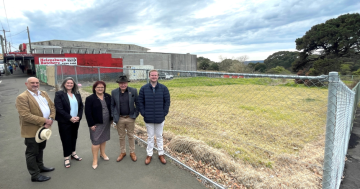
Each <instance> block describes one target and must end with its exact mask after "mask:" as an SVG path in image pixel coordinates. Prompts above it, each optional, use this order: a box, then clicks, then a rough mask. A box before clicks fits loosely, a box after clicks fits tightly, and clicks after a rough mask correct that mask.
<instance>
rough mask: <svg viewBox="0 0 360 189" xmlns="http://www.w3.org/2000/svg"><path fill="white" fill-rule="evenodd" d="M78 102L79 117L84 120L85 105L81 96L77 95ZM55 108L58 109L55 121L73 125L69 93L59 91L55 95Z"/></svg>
mask: <svg viewBox="0 0 360 189" xmlns="http://www.w3.org/2000/svg"><path fill="white" fill-rule="evenodd" d="M75 97H76V100H77V102H78V115H77V116H78V117H79V118H80V120H81V118H82V115H83V109H84V104H83V102H82V99H81V95H80V94H75ZM54 103H55V108H56V116H55V120H56V121H58V122H61V123H71V121H70V119H71V115H70V109H71V108H70V101H69V97H68V96H67V93H65V92H64V91H58V92H56V93H55V99H54Z"/></svg>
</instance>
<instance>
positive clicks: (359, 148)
mask: <svg viewBox="0 0 360 189" xmlns="http://www.w3.org/2000/svg"><path fill="white" fill-rule="evenodd" d="M359 142H360V109H358V110H357V112H356V117H355V120H354V125H353V129H352V132H351V136H350V141H349V148H348V152H347V155H346V157H347V161H346V162H345V170H344V179H343V181H342V182H341V185H340V189H359V188H360V176H359V175H360V145H359Z"/></svg>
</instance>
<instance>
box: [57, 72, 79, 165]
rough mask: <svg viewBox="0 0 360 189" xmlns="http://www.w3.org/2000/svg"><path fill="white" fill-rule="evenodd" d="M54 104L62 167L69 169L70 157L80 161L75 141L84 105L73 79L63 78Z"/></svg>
mask: <svg viewBox="0 0 360 189" xmlns="http://www.w3.org/2000/svg"><path fill="white" fill-rule="evenodd" d="M54 102H55V108H56V116H55V120H57V121H58V128H59V134H60V139H61V142H62V145H63V154H64V158H65V160H64V166H65V167H66V168H69V167H70V156H71V158H72V159H75V160H77V161H81V160H82V158H81V157H79V156H78V155H76V140H77V136H78V129H79V124H80V120H81V118H82V114H83V107H84V105H83V103H82V99H81V95H80V93H79V90H78V86H77V84H76V82H75V81H74V79H73V78H71V77H68V78H65V80H64V81H63V83H62V84H61V90H60V91H58V92H56V93H55V100H54Z"/></svg>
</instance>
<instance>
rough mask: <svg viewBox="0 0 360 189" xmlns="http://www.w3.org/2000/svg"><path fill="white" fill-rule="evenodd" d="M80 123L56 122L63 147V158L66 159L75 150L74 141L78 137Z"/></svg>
mask: <svg viewBox="0 0 360 189" xmlns="http://www.w3.org/2000/svg"><path fill="white" fill-rule="evenodd" d="M79 124H80V122H76V123H62V122H58V128H59V134H60V139H61V142H62V146H63V153H64V157H68V156H70V155H71V153H72V152H74V151H75V149H76V140H77V137H78V130H79Z"/></svg>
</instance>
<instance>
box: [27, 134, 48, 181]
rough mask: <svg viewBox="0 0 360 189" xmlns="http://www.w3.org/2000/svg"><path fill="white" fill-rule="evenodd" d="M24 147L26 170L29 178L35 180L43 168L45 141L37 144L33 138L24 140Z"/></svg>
mask: <svg viewBox="0 0 360 189" xmlns="http://www.w3.org/2000/svg"><path fill="white" fill-rule="evenodd" d="M25 145H26V151H25V157H26V165H27V169H28V171H29V173H30V175H31V178H37V177H38V176H39V174H40V169H41V168H43V167H44V163H43V154H44V153H43V151H44V149H45V147H46V140H45V141H44V142H42V143H37V142H36V141H35V138H25Z"/></svg>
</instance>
